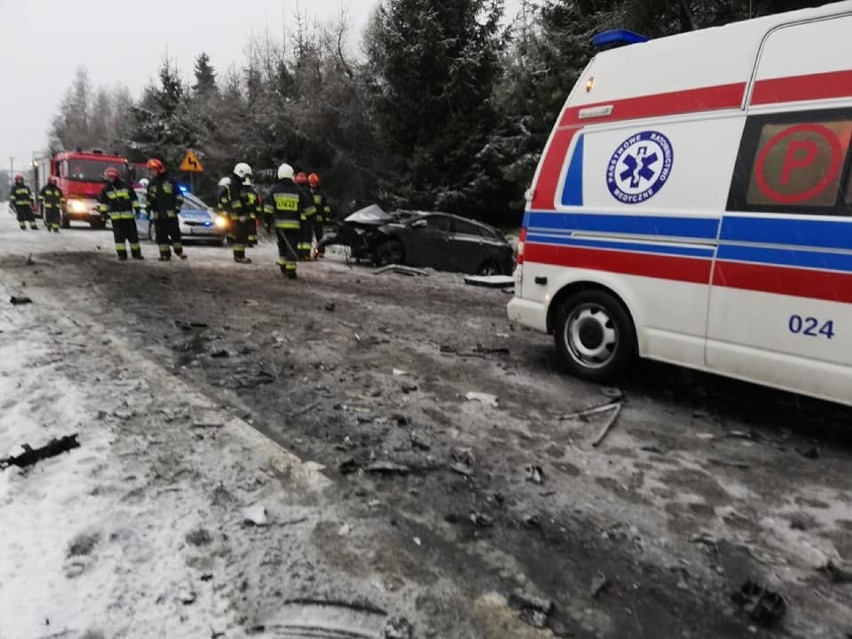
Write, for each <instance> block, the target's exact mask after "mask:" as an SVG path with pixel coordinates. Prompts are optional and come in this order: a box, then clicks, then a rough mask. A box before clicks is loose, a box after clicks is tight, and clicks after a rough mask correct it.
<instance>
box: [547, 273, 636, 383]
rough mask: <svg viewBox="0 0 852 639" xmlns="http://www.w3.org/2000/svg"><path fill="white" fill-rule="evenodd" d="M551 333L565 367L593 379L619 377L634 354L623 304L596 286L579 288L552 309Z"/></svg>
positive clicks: (628, 322)
mask: <svg viewBox="0 0 852 639" xmlns="http://www.w3.org/2000/svg"><path fill="white" fill-rule="evenodd" d="M555 319H556V321H555V322H554V325H553V328H554V330H553V336H554V340H555V341H556V348H557V350H558V351H559V354H560V355H562V358H563V360H564V362H565V365H566V367H567V368H568V371H569V372H570V373H571V374H572V375H574V376H576V377H580V378H582V379H587V380H590V381H593V382H611V381H614V380H617V379H619V378H620V377H622V376H623V375H624V374H625V373H626V372H627V369H628V368H629V366H630V364H631V362H632V360H633V357H634V355H635V350H636V349H635V343H636V337H635V336H636V331H635V329H634V327H633V321H632V320H631V319H630V316H629V315H628V313H627V311H626V310H625V308H624V306H623V305H622V304H621V302H619V301H618V300H617V299H616V298H615V297H614V296H612V295H610V294H609V293H606V292H604V291H600V290H591V291H581V292H579V293H575V294H574V295H572V296H571V297H569V298H568V299H566V300H565V301H564V302H562V304H561V305H560V306H559V308H558V309H557V310H556V318H555Z"/></svg>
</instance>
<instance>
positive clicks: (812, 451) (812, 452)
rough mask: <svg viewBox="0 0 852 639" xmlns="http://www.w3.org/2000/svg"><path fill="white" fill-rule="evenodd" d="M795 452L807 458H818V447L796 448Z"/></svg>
mask: <svg viewBox="0 0 852 639" xmlns="http://www.w3.org/2000/svg"><path fill="white" fill-rule="evenodd" d="M796 452H797V453H799V454H800V455H801V456H802V457H805V458H807V459H819V448H817V447H816V446H811V447H809V448H797V449H796Z"/></svg>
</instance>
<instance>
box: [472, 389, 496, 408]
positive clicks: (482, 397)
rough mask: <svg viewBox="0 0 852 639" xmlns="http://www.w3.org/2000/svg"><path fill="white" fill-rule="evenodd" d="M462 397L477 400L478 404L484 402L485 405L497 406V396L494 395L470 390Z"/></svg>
mask: <svg viewBox="0 0 852 639" xmlns="http://www.w3.org/2000/svg"><path fill="white" fill-rule="evenodd" d="M464 397H465V399H466V400H467V401H469V402H479V403H480V404H485V405H486V406H491V407H492V408H497V397H496V396H495V395H491V394H489V393H476V392H474V391H470V392H468V394H467V395H465V396H464Z"/></svg>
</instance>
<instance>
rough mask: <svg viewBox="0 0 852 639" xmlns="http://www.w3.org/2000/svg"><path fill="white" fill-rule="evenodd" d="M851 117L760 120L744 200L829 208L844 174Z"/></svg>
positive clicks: (851, 129) (778, 204)
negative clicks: (824, 119)
mask: <svg viewBox="0 0 852 639" xmlns="http://www.w3.org/2000/svg"><path fill="white" fill-rule="evenodd" d="M850 136H852V121H850V120H848V119H844V120H837V121H816V122H799V123H783V124H782V123H765V124H763V125H762V127H761V128H760V133H759V137H758V140H757V145H756V147H757V148H756V149H755V151H756V153H755V156H754V163H753V165H752V170H751V180H750V183H749V186H748V191H747V194H746V198H745V199H746V203H747V204H748V205H752V206H772V207H776V206H781V207H786V206H804V207H831V206H834V205H835V203H836V202H837V195H838V192H839V189H840V185H841V181H842V178H843V167H844V163H845V158H846V152H847V150H848V148H849V141H850Z"/></svg>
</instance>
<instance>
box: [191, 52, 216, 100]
mask: <svg viewBox="0 0 852 639" xmlns="http://www.w3.org/2000/svg"><path fill="white" fill-rule="evenodd" d="M194 73H195V84H194V85H192V90H193V91H194V92H195V94H196V95H210V94H213V93H217V92H218V87H217V86H216V72H215V71H214V70H213V66H212V65H211V64H210V56H209V55H207V54H206V53H205V52H204V51H202V52H201V53H200V54H199V56H198V57H197V58H196V59H195V71H194Z"/></svg>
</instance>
